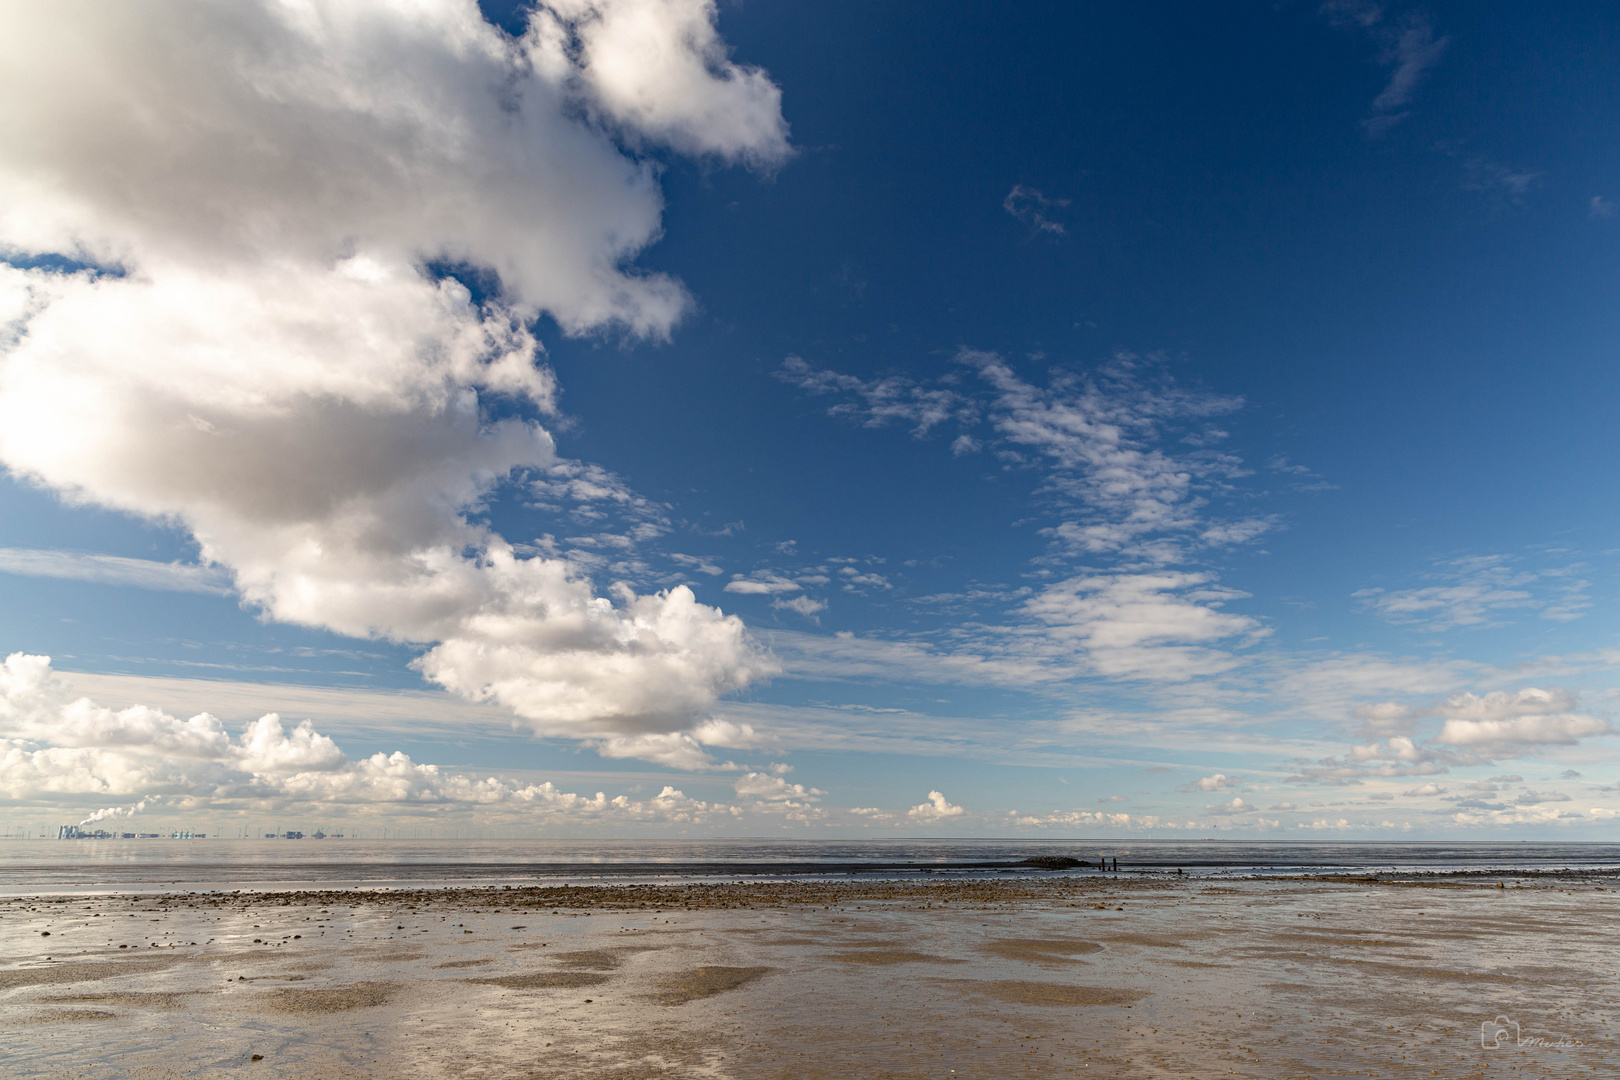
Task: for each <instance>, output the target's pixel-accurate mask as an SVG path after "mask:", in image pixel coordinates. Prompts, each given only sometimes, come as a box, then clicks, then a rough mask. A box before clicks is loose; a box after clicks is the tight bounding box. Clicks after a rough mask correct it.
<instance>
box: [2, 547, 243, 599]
mask: <svg viewBox="0 0 1620 1080" xmlns="http://www.w3.org/2000/svg"><path fill="white" fill-rule="evenodd" d="M0 573H6V574H19V575H22V576H24V577H51V578H68V579H70V580H74V581H93V582H96V583H98V584H102V585H127V586H130V587H133V588H137V589H158V590H162V591H167V592H195V593H213V594H215V595H218V596H225V595H229V593H230V591H231V583H230V577H229V576H228V575H227V574H225V573H223V572H222V571H220V570H219V569H217V568H215V567H212V566H197V565H193V564H187V563H178V562H167V563H162V562H155V561H153V560H151V559H127V558H124V557H123V556H121V555H89V554H84V553H81V552H73V551H53V550H41V549H38V548H0Z"/></svg>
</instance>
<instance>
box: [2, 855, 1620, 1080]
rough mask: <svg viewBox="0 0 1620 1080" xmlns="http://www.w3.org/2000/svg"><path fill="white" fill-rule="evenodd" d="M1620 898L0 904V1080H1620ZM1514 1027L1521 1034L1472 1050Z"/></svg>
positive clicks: (1059, 885)
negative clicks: (1076, 1079)
mask: <svg viewBox="0 0 1620 1080" xmlns="http://www.w3.org/2000/svg"><path fill="white" fill-rule="evenodd" d="M1617 888H1620V881H1617V880H1616V879H1613V878H1607V877H1604V876H1601V875H1576V876H1560V875H1537V876H1533V877H1509V878H1505V879H1500V878H1497V877H1494V876H1490V875H1478V874H1474V875H1457V876H1452V877H1446V876H1425V877H1407V878H1391V879H1377V878H1360V879H1343V878H1341V879H1331V880H1312V879H1269V880H1188V879H1181V880H1177V879H1173V878H1172V879H1166V878H1157V879H1153V880H1134V879H1131V878H1130V877H1128V876H1124V877H1119V878H1104V877H1101V876H1091V877H1084V876H1080V877H1064V876H1051V877H1042V876H1038V875H1030V876H1020V877H1018V878H1017V879H999V880H998V879H994V878H992V879H975V880H964V879H954V880H953V879H947V880H932V881H927V882H905V883H883V882H871V881H864V882H861V881H857V882H847V883H828V882H820V881H801V882H787V883H764V882H756V883H734V884H699V885H675V886H656V885H617V886H602V887H574V888H568V887H560V888H527V887H524V888H501V887H493V888H479V889H435V890H421V891H400V892H375V891H361V890H334V891H325V892H319V891H299V892H281V893H278V892H251V893H248V892H244V893H224V894H220V893H210V894H174V895H168V896H150V895H145V896H127V895H126V896H113V897H102V898H91V897H84V896H76V897H57V898H51V897H36V898H25V899H19V900H13V901H9V902H3V903H0V1030H4V1032H5V1038H4V1039H3V1040H0V1075H5V1076H7V1077H11V1076H19V1077H23V1076H26V1077H52V1078H57V1077H60V1078H64V1080H66V1078H86V1080H90V1078H95V1080H100V1078H112V1077H135V1078H152V1080H157V1078H170V1077H188V1078H189V1077H225V1076H238V1075H246V1076H265V1077H322V1078H326V1077H333V1078H341V1077H405V1078H416V1077H421V1078H429V1077H469V1078H471V1077H481V1078H485V1077H487V1078H492V1080H499V1078H506V1077H581V1078H591V1077H604V1078H605V1077H615V1078H625V1080H637V1078H641V1077H672V1078H674V1077H679V1078H687V1077H691V1078H697V1077H704V1078H718V1080H724V1078H737V1080H746V1078H753V1077H761V1078H765V1077H769V1078H811V1080H813V1078H820V1077H850V1076H855V1077H874V1078H914V1077H917V1078H920V1077H940V1078H945V1077H953V1076H954V1077H1011V1076H1025V1077H1058V1076H1065V1077H1067V1076H1088V1077H1089V1076H1095V1077H1166V1076H1186V1077H1218V1076H1229V1075H1230V1076H1256V1077H1338V1076H1370V1077H1412V1076H1422V1077H1428V1076H1441V1077H1472V1076H1480V1077H1485V1076H1507V1075H1512V1076H1515V1077H1525V1076H1532V1077H1535V1076H1545V1077H1578V1076H1608V1075H1612V1074H1613V1073H1614V1072H1615V1071H1616V1068H1617V1066H1620V1053H1617V1052H1616V1051H1617V1050H1620V1042H1617V1041H1616V1038H1615V1036H1616V1035H1617V1034H1620V1032H1616V1031H1615V1030H1614V1024H1615V1021H1616V1019H1617V1016H1620V1011H1617V1009H1620V991H1617V989H1616V987H1617V980H1616V966H1617V963H1620V959H1617V958H1620V891H1617ZM1499 1016H1500V1017H1504V1018H1506V1019H1508V1020H1511V1021H1516V1022H1517V1024H1518V1025H1519V1027H1518V1030H1517V1033H1516V1034H1515V1033H1514V1032H1513V1031H1512V1030H1511V1029H1509V1030H1508V1031H1507V1032H1505V1033H1503V1034H1502V1035H1501V1037H1500V1040H1499V1041H1500V1043H1501V1047H1500V1048H1499V1049H1498V1048H1487V1047H1485V1046H1482V1045H1481V1024H1482V1023H1486V1024H1494V1023H1495V1021H1496V1019H1497V1017H1499ZM1494 1030H1495V1029H1494V1028H1493V1029H1492V1031H1493V1032H1494ZM1560 1044H1562V1045H1560Z"/></svg>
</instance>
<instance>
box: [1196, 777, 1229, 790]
mask: <svg viewBox="0 0 1620 1080" xmlns="http://www.w3.org/2000/svg"><path fill="white" fill-rule="evenodd" d="M1237 783H1238V781H1235V780H1232V779H1231V778H1230V777H1228V776H1227V775H1226V774H1225V773H1216V774H1215V775H1213V776H1206V777H1204V778H1203V779H1201V780H1199V781H1197V782H1195V783H1194V784H1193V787H1194V788H1196V789H1197V790H1199V791H1225V790H1226V789H1227V788H1229V787H1233V786H1235V785H1236V784H1237Z"/></svg>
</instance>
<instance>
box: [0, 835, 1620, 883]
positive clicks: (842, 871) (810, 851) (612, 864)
mask: <svg viewBox="0 0 1620 1080" xmlns="http://www.w3.org/2000/svg"><path fill="white" fill-rule="evenodd" d="M1053 855H1058V856H1069V857H1072V858H1076V859H1081V860H1084V861H1086V862H1087V863H1090V864H1092V867H1091V868H1088V869H1081V870H1077V871H1074V872H1075V873H1080V874H1085V873H1091V874H1095V873H1096V872H1097V871H1096V869H1095V865H1096V864H1097V862H1098V861H1099V860H1101V859H1105V858H1106V859H1110V860H1115V859H1117V860H1118V862H1119V866H1120V869H1121V870H1122V871H1123V872H1125V873H1128V874H1138V875H1162V874H1173V873H1174V872H1175V871H1176V870H1178V869H1179V870H1182V871H1184V872H1185V873H1186V874H1188V875H1193V876H1209V875H1220V876H1229V875H1246V874H1264V875H1275V874H1298V873H1339V874H1346V873H1362V872H1367V871H1380V872H1401V873H1414V874H1420V873H1435V872H1457V871H1471V870H1495V869H1506V870H1514V871H1518V872H1526V873H1528V872H1532V871H1545V870H1563V869H1612V868H1616V867H1620V844H1544V843H1507V844H1504V843H1477V844H1456V843H1410V844H1319V843H1275V842H1253V843H1233V842H1217V841H1129V842H1126V841H1110V840H877V841H859V842H851V841H822V842H814V841H784V840H752V839H724V840H466V839H460V840H376V839H369V838H368V839H344V840H334V839H327V840H312V839H305V840H262V839H261V840H215V839H209V840H167V839H156V840H69V841H57V840H5V841H0V895H12V896H15V895H26V894H33V893H41V892H105V891H150V890H167V889H213V888H218V889H238V888H271V887H283V888H303V887H316V886H334V885H339V886H346V887H355V886H358V887H371V888H376V887H405V888H409V887H421V886H433V885H450V884H466V883H476V882H488V881H500V882H502V883H518V882H538V881H552V880H557V881H564V880H566V881H574V882H580V883H589V882H593V881H604V880H665V881H686V880H707V879H716V878H731V879H738V878H754V879H759V878H782V877H789V876H805V875H809V876H820V877H829V878H838V877H847V876H852V875H854V876H860V875H869V876H886V877H902V878H903V877H910V876H917V875H919V874H921V873H923V872H924V871H927V872H929V873H936V874H937V873H951V874H968V875H982V874H986V873H998V872H1001V871H998V870H995V869H985V868H979V869H967V868H964V867H963V864H970V863H976V862H977V863H982V862H1016V861H1017V860H1020V859H1024V858H1028V857H1032V856H1053ZM953 867H955V868H956V869H953ZM1023 872H1042V873H1045V872H1048V871H1028V870H1025V871H1023Z"/></svg>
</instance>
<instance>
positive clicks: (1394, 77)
mask: <svg viewBox="0 0 1620 1080" xmlns="http://www.w3.org/2000/svg"><path fill="white" fill-rule="evenodd" d="M1321 11H1322V13H1323V14H1324V15H1326V16H1327V17H1328V19H1329V21H1331V22H1332V23H1334V24H1335V25H1337V26H1341V27H1350V28H1354V29H1357V30H1361V31H1364V32H1366V33H1367V34H1369V35H1370V36H1371V37H1372V38H1373V40H1374V41H1376V42H1378V44H1379V56H1378V59H1379V62H1380V63H1382V64H1385V65H1387V66H1388V67H1389V68H1390V69H1391V70H1390V74H1389V81H1388V82H1387V83H1386V84H1385V86H1384V88H1383V90H1381V91H1380V92H1379V94H1378V96H1377V97H1375V98H1374V99H1373V102H1372V110H1371V111H1372V115H1370V116H1369V117H1368V118H1367V119H1366V120H1364V121H1363V122H1362V125H1363V126H1364V127H1365V128H1366V129H1367V133H1368V134H1369V135H1370V136H1372V137H1374V138H1377V137H1379V136H1381V135H1383V134H1384V133H1385V132H1387V131H1388V130H1389V129H1390V128H1391V127H1393V126H1395V125H1396V124H1398V123H1400V122H1401V121H1402V120H1404V119H1405V118H1406V117H1407V116H1408V115H1409V114H1408V112H1407V111H1405V106H1407V105H1409V104H1410V103H1411V101H1412V99H1413V97H1414V96H1415V95H1416V93H1417V88H1418V85H1419V83H1421V82H1422V80H1423V76H1424V75H1425V74H1426V73H1427V72H1428V70H1429V69H1430V68H1432V67H1433V66H1434V65H1435V64H1437V63H1439V61H1440V57H1441V55H1442V54H1443V53H1444V52H1445V51H1446V46H1447V45H1449V44H1450V43H1451V39H1450V38H1449V37H1441V38H1436V37H1435V36H1434V27H1433V26H1432V25H1431V24H1430V22H1429V16H1428V15H1427V13H1425V12H1423V11H1421V10H1416V11H1411V12H1408V13H1406V14H1405V15H1404V16H1402V17H1401V18H1400V20H1399V21H1398V22H1396V23H1395V24H1394V25H1389V24H1386V23H1385V22H1384V9H1383V7H1382V6H1381V5H1379V4H1377V3H1373V2H1370V0H1327V2H1326V3H1324V4H1323V5H1322V6H1321Z"/></svg>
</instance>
